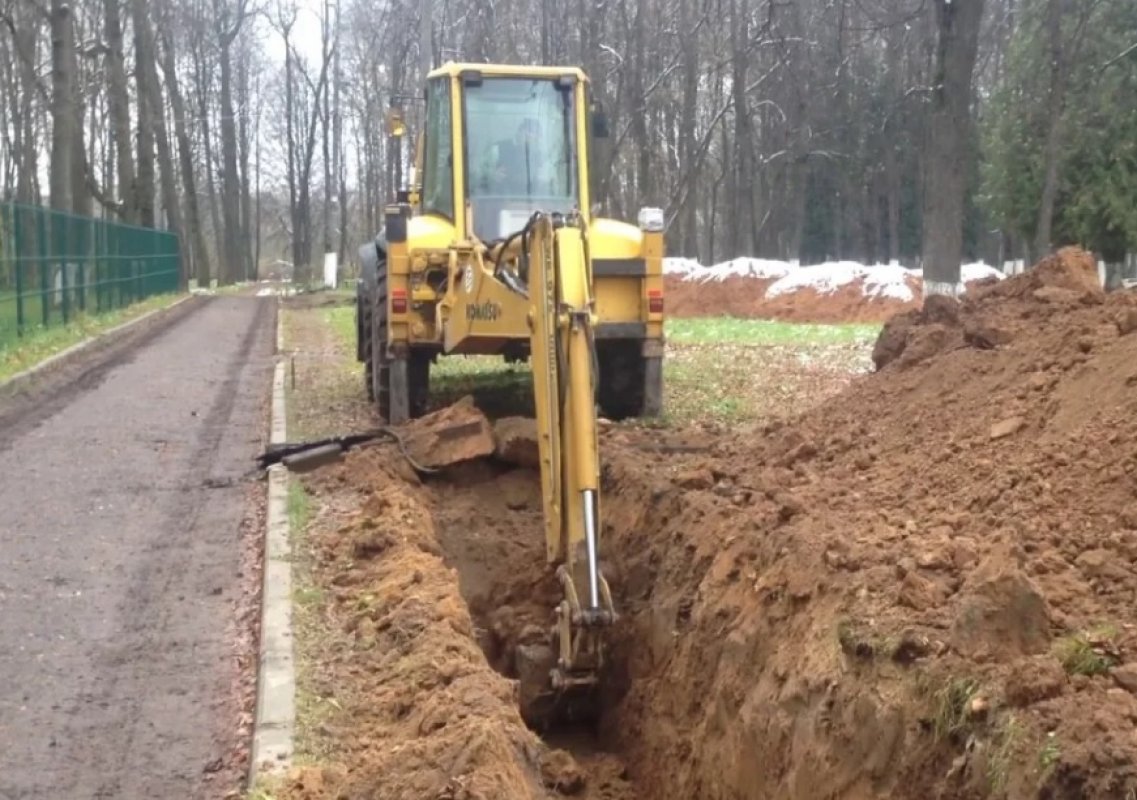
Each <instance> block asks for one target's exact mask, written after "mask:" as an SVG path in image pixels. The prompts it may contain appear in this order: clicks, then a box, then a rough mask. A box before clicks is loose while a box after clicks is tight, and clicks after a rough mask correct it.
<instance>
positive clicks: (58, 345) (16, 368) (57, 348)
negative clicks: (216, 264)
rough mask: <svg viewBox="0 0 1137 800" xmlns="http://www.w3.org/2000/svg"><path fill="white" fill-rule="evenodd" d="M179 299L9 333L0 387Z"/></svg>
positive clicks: (2, 347)
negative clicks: (73, 347)
mask: <svg viewBox="0 0 1137 800" xmlns="http://www.w3.org/2000/svg"><path fill="white" fill-rule="evenodd" d="M181 296H182V295H180V294H161V295H155V296H153V297H149V298H147V299H145V300H141V301H139V302H137V303H133V304H131V305H129V306H125V307H124V308H119V309H115V310H114V311H106V312H104V313H102V314H95V315H81V316H78V317H76V318H75V319H73V320H72V321H71V322H70V323H68V324H67V325H60V326H58V327H49V328H43V327H36V328H31V329H28V330H25V332H24V335H23V336H20V337H18V338H17V337H15V335H14V333H13V336H12V338H11V339H9V340H7V341H4V342H0V383H2V382H3V381H6V380H8V379H9V378H11V377H12V376H13V375H16V374H17V373H20V372H23V371H24V370H26V369H29V368H31V367H34V366H35V365H36V364H38V363H40V362H41V361H44V360H46V359H48V358H50V357H51V356H53V355H55V354H56V353H60V352H62V351H64V350H66V349H67V348H68V347H72V346H73V345H76V344H78V343H79V342H81V341H83V340H84V339H89V338H91V337H92V336H97V335H98V334H100V333H103V332H105V331H107V330H109V329H111V328H113V327H115V326H116V325H121V324H122V323H124V322H128V321H130V320H132V319H136V318H137V317H140V316H142V315H143V314H146V313H148V312H150V311H155V310H157V309H159V308H165V307H166V306H168V305H170V304H171V303H173V302H174V301H175V300H177V299H179V298H180V297H181Z"/></svg>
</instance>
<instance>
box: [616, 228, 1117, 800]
mask: <svg viewBox="0 0 1137 800" xmlns="http://www.w3.org/2000/svg"><path fill="white" fill-rule="evenodd" d="M1091 265H1092V259H1091V258H1090V257H1089V256H1088V254H1085V253H1082V252H1080V251H1075V250H1066V251H1062V252H1060V253H1059V254H1058V255H1056V256H1055V257H1053V258H1051V259H1048V260H1047V261H1045V262H1043V263H1042V264H1040V265H1039V266H1038V267H1037V268H1036V269H1034V270H1032V271H1030V272H1028V273H1026V274H1024V275H1020V276H1015V277H1013V278H1010V279H1008V280H1006V281H1004V282H1002V283H999V284H995V285H989V286H981V287H977V288H976V289H974V290H972V291H971V292H969V293H968V295H967V296H966V297H964V298H963V299H962V301H960V302H956V301H953V300H945V301H942V302H941V301H939V300H936V301H934V302H931V303H929V304H928V305H927V306H926V308H925V309H924V310H923V311H922V312H918V313H913V314H909V315H906V316H905V317H903V318H900V319H897V320H894V321H893V322H892V323H890V324H889V325H888V326H887V327H886V328H885V330H884V331H883V332H882V334H881V340H880V342H879V343H878V364H879V365H880V367H881V369H880V372H879V373H878V374H875V375H870V376H866V377H864V378H861V379H858V380H857V381H855V382H854V383H853V385H852V386H851V387H850V388H849V389H848V390H847V391H845V392H844V393H842V394H841V395H839V396H837V397H835V398H833V399H832V400H830V401H828V402H826V403H824V404H823V405H821V406H820V407H818V408H816V409H814V410H812V411H810V412H807V413H805V414H804V415H802V416H801V417H800V418H798V419H797V420H795V421H794V422H792V423H791V424H786V425H780V424H770V425H767V426H764V427H759V428H755V429H754V430H751V431H741V432H735V433H734V434H732V435H730V436H721V435H715V436H711V437H710V438H709V441H708V442H707V444H706V448H705V449H704V450H703V451H702V452H692V451H690V450H689V449H685V448H682V447H676V448H673V449H672V450H671V451H670V452H669V454H668V455H666V456H663V457H661V456H660V455H659V450H658V449H656V450H654V451H653V450H652V449H650V448H660V447H663V446H665V445H666V443H667V439H668V434H663V435H661V434H660V433H658V432H655V431H652V432H650V433H648V432H638V431H634V430H632V431H628V430H615V431H611V432H609V433H608V434H607V435H606V436H605V437H604V439H603V441H602V449H603V452H604V454H605V457H606V465H605V472H604V479H605V480H604V504H603V506H602V508H603V510H604V514H605V518H604V542H605V545H604V546H605V548H606V553H607V555H608V557H609V558H610V559H612V560H613V561H614V562H615V564H617V565H618V572H617V573H614V574H613V575H611V576H610V580H611V582H612V584H613V586H614V588H615V590H616V592H617V594H618V609H619V610H620V611H621V612H622V614H623V617H622V623H621V625H622V627H621V629H620V631H619V635H618V637H617V640H618V643H619V644H618V657H617V659H616V663H617V665H618V667H617V669H615V670H614V672H613V675H612V676H610V678H609V681H608V685H609V686H610V687H611V690H612V692H613V698H612V700H611V702H610V705H611V707H612V708H613V709H614V710H613V711H612V713H611V714H610V716H609V717H608V718H607V720H606V725H607V726H608V728H609V729H610V730H611V731H618V732H619V737H620V742H621V750H620V752H621V755H622V756H623V758H624V760H625V762H626V763H627V764H628V768H629V770H630V773H631V775H632V776H633V777H634V778H635V780H636V781H637V785H638V787H639V789H640V791H641V792H642V794H643V796H647V797H653V798H689V797H699V798H728V797H729V798H765V797H787V798H801V799H802V800H807V799H809V800H812V799H813V798H820V797H826V798H866V797H882V798H883V797H891V798H913V800H915V799H916V798H927V797H937V798H972V797H1014V798H1020V797H1039V798H1043V797H1045V798H1125V797H1133V796H1135V794H1137V734H1135V730H1137V697H1135V696H1134V693H1135V692H1137V629H1135V626H1134V620H1135V619H1137V569H1135V566H1134V565H1135V563H1137V499H1135V497H1137V493H1135V490H1137V432H1135V431H1134V427H1133V425H1132V420H1133V419H1134V417H1135V415H1137V393H1135V389H1134V387H1135V386H1137V336H1135V335H1134V331H1135V329H1137V298H1135V296H1134V295H1133V294H1132V293H1116V294H1110V295H1103V294H1102V293H1101V291H1100V289H1097V287H1096V285H1095V284H1093V283H1091V282H1090V280H1089V277H1088V276H1089V269H1090V267H1091Z"/></svg>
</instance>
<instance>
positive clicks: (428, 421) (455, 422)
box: [400, 396, 495, 467]
mask: <svg viewBox="0 0 1137 800" xmlns="http://www.w3.org/2000/svg"><path fill="white" fill-rule="evenodd" d="M400 434H401V435H402V437H403V441H404V443H405V445H406V448H407V451H408V453H409V454H410V456H411V458H413V459H414V460H415V461H416V462H417V463H419V464H421V465H423V466H426V467H445V466H450V465H452V464H458V463H461V462H463V461H470V460H472V459H475V458H481V457H483V456H488V455H490V454H491V453H493V452H494V448H495V442H494V437H493V432H492V430H491V429H490V423H489V420H488V419H487V418H486V415H485V414H483V413H482V412H481V411H479V410H478V408H477V407H476V406H475V405H474V398H473V397H471V396H466V397H463V398H462V399H461V400H459V401H458V402H456V403H454V404H453V405H450V406H447V407H446V408H443V409H440V410H438V411H435V412H433V413H431V414H427V415H426V416H423V417H419V418H418V419H415V420H411V421H410V422H408V423H406V424H405V425H403V427H402V429H401V430H400Z"/></svg>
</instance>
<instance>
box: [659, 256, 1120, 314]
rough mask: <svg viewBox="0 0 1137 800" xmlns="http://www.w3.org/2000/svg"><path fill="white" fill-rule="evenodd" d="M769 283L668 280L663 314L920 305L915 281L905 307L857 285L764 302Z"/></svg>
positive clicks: (899, 309) (894, 309) (893, 309)
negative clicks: (868, 294) (871, 293)
mask: <svg viewBox="0 0 1137 800" xmlns="http://www.w3.org/2000/svg"><path fill="white" fill-rule="evenodd" d="M1079 280H1081V281H1082V283H1080V284H1079V285H1081V286H1083V288H1086V287H1090V288H1093V287H1097V286H1099V281H1098V278H1097V272H1096V269H1095V271H1094V273H1093V274H1092V275H1091V276H1083V278H1080V279H1079ZM1087 280H1088V281H1090V282H1091V283H1087V282H1086V281H1087ZM773 283H774V281H772V280H760V279H756V278H743V277H731V278H727V279H726V280H724V281H707V282H706V283H700V282H698V281H685V280H683V279H682V277H680V276H678V275H669V276H667V277H666V278H665V280H664V288H665V292H666V297H667V313H668V314H669V315H670V316H673V317H705V316H731V317H753V318H759V319H778V320H785V321H787V322H812V323H842V322H843V323H849V322H860V323H882V322H886V321H887V320H889V319H891V318H892V317H894V316H896V315H897V314H902V313H903V312H905V311H918V310H919V309H920V308H921V306H922V305H923V288H922V285H921V284H920V282H919V281H918V280H917V279H916V278H911V279H909V280H908V286H909V288H911V289H912V291H913V293H914V295H915V299H913V300H910V301H904V300H897V299H895V298H891V297H866V296H865V295H864V292H863V284H862V282H861V281H855V282H853V283H850V284H848V285H846V286H842V287H841V288H839V289H837V290H836V291H834V292H830V293H828V294H823V293H821V292H818V291H815V290H813V289H802V290H800V291H797V292H794V293H792V294H784V295H780V296H778V297H769V298H768V297H766V290H767V289H768V288H769V287H770V286H771V284H773ZM991 285H993V284H992V283H991V282H990V280H989V279H988V280H984V281H972V282H971V283H969V284H968V289H969V290H976V289H979V288H981V287H984V286H991Z"/></svg>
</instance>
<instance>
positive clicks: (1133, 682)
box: [1110, 663, 1137, 694]
mask: <svg viewBox="0 0 1137 800" xmlns="http://www.w3.org/2000/svg"><path fill="white" fill-rule="evenodd" d="M1110 674H1111V675H1113V679H1114V681H1116V682H1117V685H1118V686H1120V687H1121V688H1122V689H1124V690H1125V691H1127V692H1129V693H1130V694H1137V663H1129V664H1122V665H1121V666H1119V667H1114V669H1113V671H1112V672H1111V673H1110Z"/></svg>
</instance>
